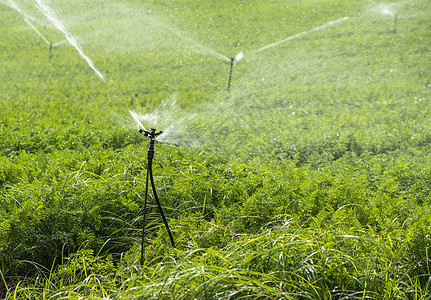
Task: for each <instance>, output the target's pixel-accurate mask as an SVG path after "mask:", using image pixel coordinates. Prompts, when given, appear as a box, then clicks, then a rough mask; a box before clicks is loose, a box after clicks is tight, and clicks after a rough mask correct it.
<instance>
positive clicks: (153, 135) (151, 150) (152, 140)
mask: <svg viewBox="0 0 431 300" xmlns="http://www.w3.org/2000/svg"><path fill="white" fill-rule="evenodd" d="M139 132H140V133H142V134H143V135H145V136H146V137H148V138H150V147H149V148H148V155H147V160H148V164H147V180H146V184H145V202H144V220H143V226H142V241H141V265H142V264H143V262H144V252H145V246H144V244H145V225H146V223H145V222H146V216H147V198H148V178H149V179H150V181H151V188H152V189H153V194H154V198H155V199H156V203H157V206H158V208H159V211H160V214H161V215H162V219H163V223H165V227H166V230H167V231H168V234H169V238H170V240H171V244H172V247H175V243H174V238H173V237H172V233H171V230H170V229H169V225H168V222H167V221H166V218H165V215H164V213H163V210H162V206H161V205H160V201H159V198H158V197H157V193H156V187H155V185H154V179H153V157H154V144H155V141H156V136H158V135H159V134H161V133H163V131H160V132H158V133H156V129H155V128H151V132H149V131H146V130H144V129H140V130H139Z"/></svg>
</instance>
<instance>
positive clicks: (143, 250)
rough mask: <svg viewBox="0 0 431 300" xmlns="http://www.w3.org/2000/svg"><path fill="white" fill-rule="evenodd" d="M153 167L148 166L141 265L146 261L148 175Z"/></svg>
mask: <svg viewBox="0 0 431 300" xmlns="http://www.w3.org/2000/svg"><path fill="white" fill-rule="evenodd" d="M150 169H151V168H150V167H147V180H146V184H145V201H144V220H143V225H142V241H141V265H142V264H143V263H144V255H145V225H146V223H145V221H146V216H147V199H148V177H149V173H150V172H149V170H150Z"/></svg>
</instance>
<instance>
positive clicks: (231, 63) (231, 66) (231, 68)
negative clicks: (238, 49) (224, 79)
mask: <svg viewBox="0 0 431 300" xmlns="http://www.w3.org/2000/svg"><path fill="white" fill-rule="evenodd" d="M234 60H235V57H231V59H230V72H229V81H228V83H227V91H228V92H229V91H230V83H231V81H232V70H233V61H234Z"/></svg>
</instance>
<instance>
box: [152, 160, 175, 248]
mask: <svg viewBox="0 0 431 300" xmlns="http://www.w3.org/2000/svg"><path fill="white" fill-rule="evenodd" d="M149 171H150V181H151V187H152V188H153V193H154V198H156V202H157V206H158V207H159V211H160V214H161V215H162V219H163V223H165V226H166V230H167V231H168V234H169V238H170V239H171V244H172V247H175V243H174V238H173V237H172V233H171V230H170V229H169V225H168V222H167V221H166V218H165V215H164V213H163V210H162V206H161V205H160V201H159V198H158V197H157V193H156V187H155V185H154V179H153V168H152V166H151V165H150V166H149Z"/></svg>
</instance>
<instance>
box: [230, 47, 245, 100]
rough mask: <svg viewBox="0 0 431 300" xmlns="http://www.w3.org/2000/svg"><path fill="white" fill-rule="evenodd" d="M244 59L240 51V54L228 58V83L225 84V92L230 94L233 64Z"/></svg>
mask: <svg viewBox="0 0 431 300" xmlns="http://www.w3.org/2000/svg"><path fill="white" fill-rule="evenodd" d="M243 57H244V55H243V53H242V51H241V52H240V53H238V54H237V55H236V56H235V57H231V58H230V72H229V81H228V83H227V91H228V92H230V85H231V82H232V70H233V62H234V61H235V60H236V61H239V60H240V59H241V58H243Z"/></svg>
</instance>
